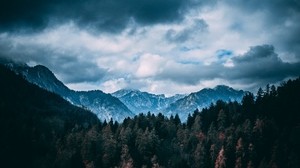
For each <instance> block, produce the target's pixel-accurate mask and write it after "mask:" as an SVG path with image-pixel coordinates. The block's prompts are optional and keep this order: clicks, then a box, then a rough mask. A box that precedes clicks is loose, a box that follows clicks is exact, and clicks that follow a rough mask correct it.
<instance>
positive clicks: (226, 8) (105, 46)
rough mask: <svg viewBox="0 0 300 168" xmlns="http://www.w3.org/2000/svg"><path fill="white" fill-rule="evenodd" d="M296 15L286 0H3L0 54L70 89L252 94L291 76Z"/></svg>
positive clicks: (296, 61)
mask: <svg viewBox="0 0 300 168" xmlns="http://www.w3.org/2000/svg"><path fill="white" fill-rule="evenodd" d="M299 20H300V4H299V2H296V1H293V0H286V1H283V0H275V1H270V0H266V1H263V2H261V1H258V0H253V1H251V2H250V1H249V2H244V1H241V0H230V1H221V0H219V1H218V0H215V1H205V0H204V1H198V0H185V1H184V0H172V1H170V0H167V1H161V0H152V1H150V0H124V1H117V0H110V1H107V0H86V1H79V0H76V1H69V0H66V1H58V0H46V1H40V0H33V1H30V2H29V1H23V0H22V1H21V0H10V1H8V0H4V1H2V2H1V4H0V56H1V57H8V58H10V59H14V60H18V61H24V62H27V63H29V64H30V65H35V64H43V65H45V66H47V67H49V68H50V69H51V70H53V71H54V73H55V74H56V75H57V76H58V77H59V79H61V80H62V81H63V82H65V83H67V84H68V86H70V87H72V88H74V89H79V90H81V89H101V90H104V91H106V92H113V91H116V90H117V89H121V88H135V89H141V90H144V91H149V92H153V93H166V94H174V93H187V92H193V91H197V90H200V89H201V88H203V87H213V86H215V85H217V84H226V85H230V86H233V87H236V88H240V89H247V90H251V91H255V89H257V87H260V86H264V85H265V84H267V83H278V82H280V81H282V80H284V79H286V78H292V77H297V76H300V68H299V67H300V41H299V38H298V37H299V36H300V34H299V32H300V31H299V29H300V23H298V21H299Z"/></svg>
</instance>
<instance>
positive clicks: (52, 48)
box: [0, 33, 107, 84]
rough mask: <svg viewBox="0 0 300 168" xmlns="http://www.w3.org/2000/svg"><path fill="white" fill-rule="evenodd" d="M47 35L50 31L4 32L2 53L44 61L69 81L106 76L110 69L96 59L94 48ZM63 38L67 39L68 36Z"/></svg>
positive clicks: (43, 63)
mask: <svg viewBox="0 0 300 168" xmlns="http://www.w3.org/2000/svg"><path fill="white" fill-rule="evenodd" d="M50 34H51V33H50ZM48 35H49V34H47V33H46V34H36V35H35V36H32V35H22V36H14V35H8V34H1V35H0V56H1V57H5V58H9V59H12V60H15V61H21V62H25V63H30V64H33V65H35V64H42V65H45V66H47V67H48V68H50V70H52V71H53V72H54V73H55V74H56V75H57V76H58V78H59V79H61V80H62V81H63V82H64V83H67V84H68V83H80V82H95V81H99V80H100V79H102V78H103V77H104V76H105V74H106V71H107V70H106V69H103V68H101V67H98V66H97V64H95V63H94V58H93V57H94V54H95V53H93V51H90V50H87V49H86V48H77V46H76V45H77V44H76V43H75V44H74V43H73V44H72V45H71V44H70V43H68V44H69V45H71V47H70V46H68V45H67V43H64V44H63V45H62V44H61V43H55V42H52V40H53V39H54V41H57V39H56V38H59V37H53V36H52V38H53V39H52V40H51V39H50V38H49V36H48ZM52 35H53V34H52ZM58 35H60V34H58ZM65 35H66V34H65ZM64 39H65V40H66V36H64ZM59 41H60V40H59ZM71 41H72V40H71ZM74 45H75V46H74ZM86 58H88V59H86Z"/></svg>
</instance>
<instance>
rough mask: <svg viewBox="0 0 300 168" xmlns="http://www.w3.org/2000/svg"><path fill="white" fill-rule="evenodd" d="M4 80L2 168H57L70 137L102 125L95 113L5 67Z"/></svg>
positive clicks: (0, 73)
mask: <svg viewBox="0 0 300 168" xmlns="http://www.w3.org/2000/svg"><path fill="white" fill-rule="evenodd" d="M0 79H1V80H0V93H1V94H0V132H1V138H0V148H1V150H0V161H1V167H56V166H53V164H54V163H55V162H56V159H55V158H56V156H57V155H58V153H59V150H56V149H57V148H58V146H59V145H58V144H61V143H60V142H62V139H63V138H65V135H67V133H70V132H74V131H77V130H85V129H88V128H90V127H92V126H94V125H97V124H100V122H99V119H98V118H97V116H96V115H95V114H94V113H92V112H91V111H88V110H85V109H82V108H80V107H77V106H74V105H72V104H71V103H70V102H68V101H66V100H65V99H63V98H62V97H61V96H59V95H57V94H55V93H52V92H49V91H47V90H45V89H42V88H40V87H38V86H37V85H35V84H32V83H29V82H28V81H27V80H25V79H24V78H23V77H22V76H21V75H17V74H15V73H14V72H13V71H11V70H9V69H8V68H7V67H5V66H3V65H1V64H0ZM76 145H77V144H76ZM60 151H61V150H60ZM16 160H17V162H16ZM45 165H46V166H45ZM50 165H51V166H50Z"/></svg>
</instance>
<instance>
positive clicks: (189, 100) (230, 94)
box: [0, 60, 245, 122]
mask: <svg viewBox="0 0 300 168" xmlns="http://www.w3.org/2000/svg"><path fill="white" fill-rule="evenodd" d="M1 61H2V62H1ZM0 63H2V64H5V65H6V66H7V67H9V68H10V69H12V70H14V71H15V72H16V73H19V74H22V75H23V76H24V77H25V79H27V80H28V81H29V82H31V83H34V84H36V85H38V86H40V87H41V88H44V89H46V90H49V91H51V92H54V93H56V94H58V95H60V96H61V97H63V98H64V99H66V100H68V101H69V102H71V103H72V104H74V105H77V106H80V107H83V108H87V109H89V110H91V111H92V112H94V113H95V114H96V115H97V116H98V117H99V119H101V120H102V121H103V120H110V119H111V118H112V119H113V120H116V121H118V122H122V121H123V119H124V118H126V117H133V116H134V115H136V114H139V113H147V112H148V111H150V112H152V113H154V114H157V113H159V112H160V113H162V114H164V115H166V116H171V115H173V116H174V115H176V114H178V115H179V117H180V119H181V120H182V121H186V119H187V117H188V114H191V113H193V112H194V111H195V110H196V109H199V110H201V109H202V108H205V107H208V106H209V105H210V104H211V103H215V102H216V101H217V100H223V101H238V102H240V101H241V99H242V97H243V96H244V94H245V92H244V91H242V90H235V89H233V88H231V87H228V86H224V85H219V86H216V87H215V88H213V89H210V88H205V89H202V90H200V91H198V92H195V93H191V94H189V95H180V94H177V95H175V96H172V97H166V96H165V95H163V94H161V95H155V94H151V93H147V92H142V91H139V90H134V89H122V90H119V91H116V92H114V93H112V94H107V93H104V92H102V91H100V90H94V91H74V90H71V89H69V88H68V87H67V86H65V85H64V84H63V83H62V82H61V81H59V80H58V79H57V78H56V77H55V75H54V74H53V73H52V72H51V71H50V70H49V69H48V68H47V67H45V66H42V65H37V66H34V67H29V66H28V65H26V64H23V63H12V62H4V63H3V60H0Z"/></svg>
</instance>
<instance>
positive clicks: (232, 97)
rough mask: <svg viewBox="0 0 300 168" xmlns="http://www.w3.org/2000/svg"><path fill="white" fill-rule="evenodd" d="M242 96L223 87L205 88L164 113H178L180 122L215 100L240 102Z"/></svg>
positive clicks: (171, 106)
mask: <svg viewBox="0 0 300 168" xmlns="http://www.w3.org/2000/svg"><path fill="white" fill-rule="evenodd" d="M244 94H245V92H244V91H242V90H235V89H233V88H231V87H228V86H224V85H218V86H216V87H215V88H213V89H211V88H205V89H202V90H200V91H198V92H195V93H191V94H189V95H188V96H186V97H184V98H182V99H179V100H177V101H176V102H174V103H172V104H170V105H169V107H167V108H166V113H167V114H169V115H175V114H176V113H178V114H179V116H180V118H181V119H182V120H186V119H187V116H188V114H189V113H192V112H193V111H194V110H196V109H199V110H201V109H203V108H205V107H208V106H209V105H210V104H211V103H215V102H216V101H217V100H222V101H226V102H228V101H238V102H240V101H241V99H242V97H243V96H244Z"/></svg>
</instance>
